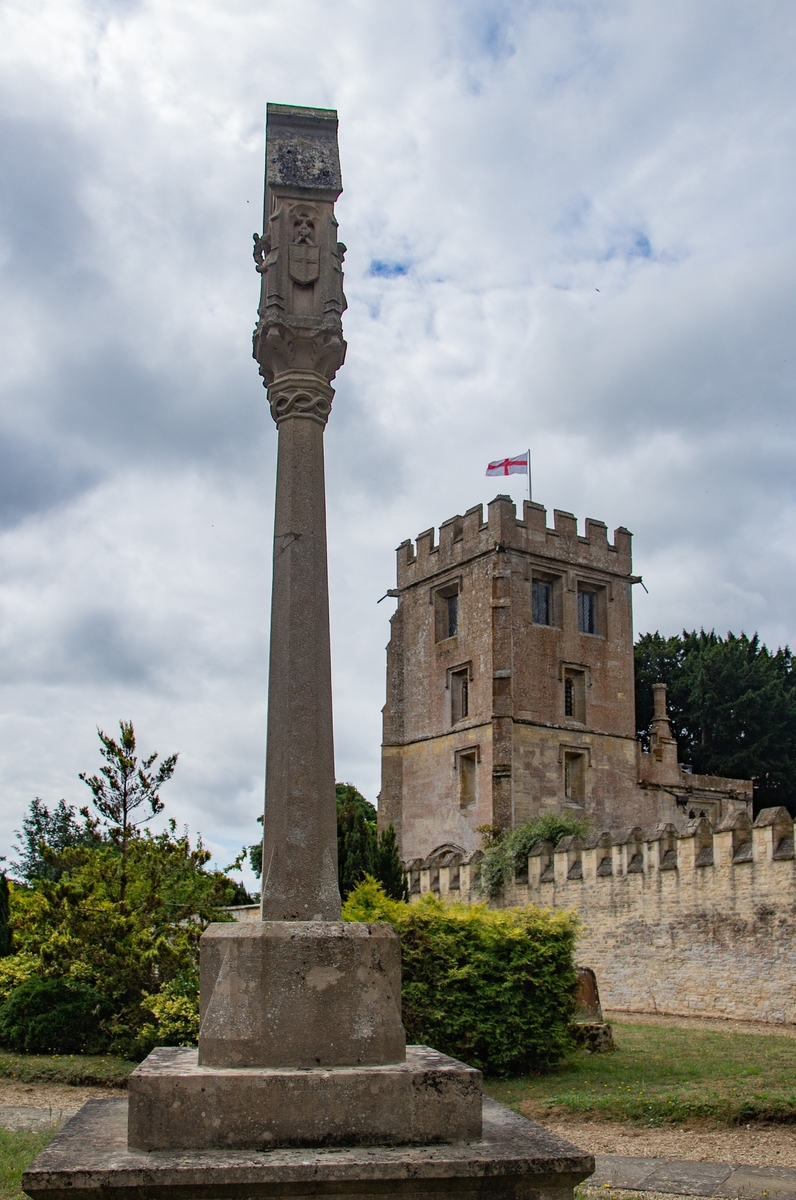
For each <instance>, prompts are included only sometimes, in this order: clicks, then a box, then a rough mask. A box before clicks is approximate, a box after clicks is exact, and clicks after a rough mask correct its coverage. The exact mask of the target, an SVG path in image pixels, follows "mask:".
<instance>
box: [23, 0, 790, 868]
mask: <svg viewBox="0 0 796 1200" xmlns="http://www.w3.org/2000/svg"><path fill="white" fill-rule="evenodd" d="M795 32H796V15H794V13H793V10H792V7H791V6H790V5H787V4H785V3H784V2H776V0H775V2H774V3H771V4H767V5H765V6H763V7H762V8H761V7H760V6H758V7H756V8H755V9H754V11H752V10H751V9H750V8H749V7H748V5H746V4H741V3H738V2H737V0H729V2H728V0H722V2H721V3H719V2H718V0H708V2H706V3H704V4H701V5H696V6H695V5H693V4H690V3H686V2H685V0H679V2H678V0H675V2H674V3H673V2H671V0H669V2H667V3H663V0H651V2H650V3H644V4H641V3H632V2H629V0H624V2H620V0H607V2H606V3H603V4H600V5H594V4H589V3H586V2H585V0H581V2H578V0H568V2H562V0H546V2H545V0H539V2H537V3H525V2H519V0H517V2H516V3H509V2H506V3H503V4H496V3H487V2H484V0H467V2H465V3H462V2H460V0H457V2H456V3H453V0H433V2H432V3H428V2H421V0H402V2H401V3H400V4H399V3H396V2H394V0H385V2H384V3H381V4H379V5H369V4H364V3H362V2H361V0H339V2H338V3H335V4H328V3H322V0H295V2H294V3H292V4H291V5H290V6H285V5H281V4H277V3H275V0H258V2H257V3H254V2H253V0H236V2H233V3H230V4H226V5H224V6H219V5H217V4H212V3H209V2H207V0H191V3H187V2H185V0H157V3H155V2H154V0H148V2H147V0H144V2H140V3H135V2H134V0H40V2H39V3H38V4H36V5H30V4H22V3H19V2H18V3H16V4H13V3H11V4H8V5H6V6H5V8H4V10H3V15H2V17H1V18H0V47H2V49H0V97H2V113H3V116H2V118H0V144H2V147H3V157H4V162H5V164H6V169H5V171H4V184H3V189H2V193H1V194H0V312H2V321H1V322H0V339H2V346H1V347H0V380H2V400H1V401H0V648H1V651H2V661H1V662H0V738H1V739H2V745H1V746H0V778H2V782H3V805H2V810H0V841H2V842H3V843H4V845H5V846H8V845H10V842H11V840H12V830H13V829H14V828H15V827H18V826H19V823H20V821H21V817H22V814H23V811H24V809H25V807H26V806H27V804H28V803H29V801H30V799H31V798H32V796H33V795H34V794H37V793H38V794H39V795H41V796H42V797H43V798H44V799H45V800H47V801H55V800H57V799H58V798H59V797H60V796H61V795H64V796H66V798H67V799H68V800H71V801H77V800H80V801H81V802H82V801H83V797H82V796H81V791H83V788H82V785H80V783H79V782H78V781H77V773H78V771H80V770H85V769H89V770H93V769H94V765H95V764H96V739H95V733H94V729H95V726H96V725H97V724H100V725H102V727H103V728H108V729H110V728H111V727H113V726H114V725H115V722H116V721H117V720H118V719H119V718H120V717H125V718H127V717H132V718H133V719H134V720H135V722H136V725H137V728H138V730H139V733H140V736H141V741H142V744H143V745H144V746H145V747H150V746H157V748H158V749H160V750H161V751H162V752H164V753H167V752H169V751H171V750H172V749H180V750H181V752H182V758H181V761H180V765H179V767H178V771H177V774H176V775H175V779H174V782H173V783H172V784H170V785H169V789H168V790H167V791H166V793H165V795H166V799H167V801H168V807H169V810H170V811H171V812H172V813H173V814H174V815H175V816H176V817H177V819H178V820H179V821H181V822H182V821H188V822H189V823H190V825H191V826H192V828H194V829H195V828H197V827H199V828H201V829H202V830H203V832H204V833H205V835H206V837H207V838H208V839H209V841H210V842H211V844H212V846H213V848H214V849H215V850H216V851H217V853H218V854H219V857H220V859H221V860H222V861H227V860H228V858H229V857H231V856H232V852H233V850H234V849H235V848H236V847H237V846H238V845H239V844H240V843H241V842H242V841H243V840H251V839H252V838H253V836H254V830H255V827H256V826H255V817H256V815H257V812H258V811H259V808H260V803H261V792H262V775H263V746H264V723H265V695H266V679H265V675H266V660H267V610H268V588H269V569H270V568H269V557H270V537H271V515H272V508H271V506H272V499H271V498H272V490H273V462H274V453H275V431H274V429H273V426H272V424H271V422H270V418H269V417H268V415H267V412H266V405H265V396H264V393H263V391H262V389H261V387H260V383H259V380H258V377H257V371H256V367H255V364H254V363H253V362H252V361H251V359H250V349H249V335H250V331H251V328H252V325H253V322H254V316H255V308H256V299H257V278H256V275H255V273H254V271H253V268H252V264H251V260H250V241H251V233H252V231H253V230H254V229H255V228H257V227H258V226H259V225H260V220H261V218H260V213H261V204H262V155H263V145H262V117H263V109H264V104H265V102H266V100H276V101H282V102H290V103H299V104H318V105H328V106H336V107H337V108H338V109H339V112H340V120H341V126H340V141H341V153H342V162H343V176H344V182H345V187H346V190H345V193H344V195H343V197H342V198H341V201H340V204H339V214H338V215H339V218H340V223H341V234H342V237H343V239H344V240H345V242H346V243H347V245H348V246H349V253H348V256H347V260H346V268H347V280H346V291H347V294H348V298H349V304H350V308H349V311H348V313H347V314H346V318H345V329H346V336H347V338H348V342H349V355H348V361H347V363H346V365H345V367H344V368H343V370H342V371H341V373H340V375H339V377H338V381H337V397H336V400H335V407H334V412H333V414H332V419H331V422H330V425H329V429H328V433H327V458H328V486H329V527H330V580H331V586H332V621H333V644H334V679H335V719H336V729H337V758H338V777H341V778H346V779H351V780H353V781H354V782H356V783H358V785H359V786H360V787H361V788H362V789H363V790H364V791H365V792H366V794H368V795H369V796H370V797H374V796H375V793H376V791H377V789H378V743H379V734H380V711H379V710H380V707H381V704H382V702H383V692H384V645H385V643H386V640H387V636H388V625H387V618H388V615H389V612H388V609H390V608H391V607H392V606H391V602H389V601H385V602H384V603H383V604H381V605H378V606H377V605H376V601H377V600H378V598H379V597H380V596H381V595H383V594H384V592H385V591H386V590H387V587H389V586H390V585H391V584H392V582H393V572H394V559H393V549H394V547H395V546H396V545H397V544H398V543H399V542H400V541H402V540H403V539H404V538H405V537H407V536H413V535H415V534H416V533H417V532H418V531H419V530H421V529H424V528H426V527H428V526H429V525H430V524H432V523H433V524H437V525H438V524H439V523H440V521H442V520H445V519H446V518H448V517H449V516H451V515H453V513H455V512H457V511H459V512H461V511H463V510H464V509H465V508H468V507H470V506H471V505H472V504H474V503H477V502H479V501H486V500H488V499H490V498H491V495H492V494H493V491H494V484H493V483H492V481H490V483H492V486H491V487H490V486H489V484H488V483H487V481H486V480H485V479H484V477H483V470H484V465H485V462H486V461H487V460H488V459H489V458H493V457H497V456H499V455H502V454H505V453H515V452H517V451H519V450H521V449H523V448H525V446H527V445H530V446H531V447H532V450H533V458H534V492H535V496H536V497H537V498H538V499H540V500H542V501H543V502H545V503H546V504H547V505H548V508H549V509H552V508H553V507H561V508H566V509H570V510H571V511H573V512H575V513H577V514H578V516H579V517H580V518H581V519H582V518H583V517H585V516H586V515H589V516H594V517H598V518H601V519H604V520H606V521H607V523H608V524H609V527H611V528H613V527H614V526H616V525H619V524H624V525H627V526H629V527H630V528H631V529H633V531H634V533H635V535H636V563H637V569H638V570H639V571H641V572H642V573H643V574H644V577H645V582H646V583H647V585H648V586H649V587H650V593H649V595H645V594H644V593H642V592H640V590H639V589H636V612H637V627H638V628H639V629H645V628H658V627H660V628H661V629H662V630H666V631H674V630H676V629H677V628H679V627H681V626H683V625H687V626H700V625H705V626H706V627H711V626H713V625H714V624H715V625H716V626H717V628H719V629H720V630H725V629H727V628H733V629H736V630H737V629H741V628H744V629H746V630H751V629H759V630H760V632H761V634H762V635H763V636H764V637H765V638H766V639H768V640H769V641H771V642H772V643H777V644H779V643H781V642H784V641H786V640H793V638H794V618H793V616H792V605H791V603H790V598H791V596H792V595H793V594H794V590H795V589H794V585H795V584H796V561H794V551H793V549H792V547H793V545H794V538H793V530H794V524H796V505H795V504H794V487H793V482H792V481H793V476H794V470H793V468H794V458H795V457H796V450H795V448H794V431H793V422H792V417H791V411H792V393H793V350H792V345H791V343H792V338H793V335H792V329H793V327H794V319H793V318H794V311H793V310H794V278H795V277H796V269H795V267H794V248H795V247H794V242H795V240H796V239H794V234H793V227H792V226H793V222H792V212H791V207H792V206H791V199H790V198H791V196H792V194H793V191H794V178H793V176H794V167H793V162H792V140H793V133H794V128H793V126H794V116H793V114H794V111H795V110H794V103H793V100H794V97H793V91H794V84H793V79H792V75H793V72H792V49H793V40H794V33H795ZM374 262H376V263H384V264H388V266H389V265H392V266H393V267H398V268H400V271H389V270H388V271H387V272H386V273H385V272H383V273H378V272H377V273H374V272H373V270H372V267H371V264H372V263H374ZM401 272H403V273H401ZM522 482H523V481H522V480H520V481H512V484H511V487H512V490H513V491H514V492H515V494H516V495H517V498H518V499H519V498H521V495H522ZM169 792H170V794H171V799H170V800H169Z"/></svg>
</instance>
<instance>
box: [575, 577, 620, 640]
mask: <svg viewBox="0 0 796 1200" xmlns="http://www.w3.org/2000/svg"><path fill="white" fill-rule="evenodd" d="M574 592H575V603H576V620H577V629H578V633H579V634H581V635H582V636H583V637H599V638H606V637H607V636H608V601H609V599H610V598H611V596H610V587H609V585H608V583H606V581H605V580H604V579H593V578H589V577H588V576H581V575H578V576H577V578H576V579H575V587H574ZM582 594H586V595H592V596H594V597H595V601H594V629H593V630H591V631H589V630H587V629H583V628H581V621H580V617H581V613H580V597H581V595H582Z"/></svg>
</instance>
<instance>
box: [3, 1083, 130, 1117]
mask: <svg viewBox="0 0 796 1200" xmlns="http://www.w3.org/2000/svg"><path fill="white" fill-rule="evenodd" d="M118 1094H119V1093H118V1092H117V1091H116V1090H115V1089H113V1090H111V1089H109V1088H101V1087H68V1086H67V1085H66V1084H61V1083H21V1082H20V1081H19V1080H17V1079H3V1078H0V1125H1V1126H3V1128H4V1129H49V1128H50V1127H51V1126H53V1125H56V1126H57V1125H63V1123H64V1121H67V1120H68V1119H69V1117H71V1116H72V1115H73V1114H74V1113H76V1112H77V1110H78V1109H79V1108H81V1107H82V1106H83V1105H84V1104H85V1102H86V1101H87V1100H90V1099H91V1097H92V1096H108V1095H111V1096H113V1095H118Z"/></svg>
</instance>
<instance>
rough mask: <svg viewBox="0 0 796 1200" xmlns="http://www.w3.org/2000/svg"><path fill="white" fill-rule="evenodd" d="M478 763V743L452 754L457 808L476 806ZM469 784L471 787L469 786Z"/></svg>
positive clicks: (460, 748)
mask: <svg viewBox="0 0 796 1200" xmlns="http://www.w3.org/2000/svg"><path fill="white" fill-rule="evenodd" d="M480 761H481V745H480V743H479V742H476V743H475V744H474V745H470V746H460V747H459V749H458V750H454V752H453V769H454V771H455V773H456V798H457V800H458V804H459V808H469V807H470V805H471V804H476V803H477V801H478V764H479V763H480ZM465 764H466V766H465ZM471 764H472V769H471ZM470 784H471V785H472V786H469V785H470Z"/></svg>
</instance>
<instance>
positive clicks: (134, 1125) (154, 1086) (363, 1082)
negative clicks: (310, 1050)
mask: <svg viewBox="0 0 796 1200" xmlns="http://www.w3.org/2000/svg"><path fill="white" fill-rule="evenodd" d="M128 1093H129V1105H130V1110H129V1112H130V1115H129V1142H130V1145H131V1146H134V1147H136V1148H137V1149H139V1150H211V1149H222V1150H246V1149H255V1150H267V1149H270V1148H272V1147H275V1146H344V1145H348V1146H369V1145H374V1144H375V1145H399V1144H401V1143H403V1144H406V1145H411V1144H431V1143H433V1142H461V1141H471V1140H473V1139H476V1138H479V1137H480V1136H481V1072H480V1071H477V1070H475V1069H474V1068H473V1067H468V1066H466V1065H465V1063H461V1062H458V1061H457V1060H456V1059H455V1058H448V1056H447V1055H445V1054H440V1053H439V1052H438V1051H436V1050H431V1049H429V1047H428V1046H407V1048H406V1060H405V1061H404V1062H399V1063H394V1064H386V1065H383V1066H369V1067H326V1068H320V1067H318V1068H314V1069H312V1070H307V1069H301V1068H296V1067H271V1068H262V1067H207V1066H204V1065H200V1064H199V1063H198V1061H197V1051H196V1050H190V1049H167V1048H161V1049H158V1050H153V1051H152V1053H151V1054H150V1055H149V1057H148V1058H147V1059H145V1061H144V1062H142V1063H141V1065H140V1066H139V1067H137V1068H136V1070H135V1071H134V1072H133V1074H132V1075H131V1076H130V1079H129V1081H128Z"/></svg>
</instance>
